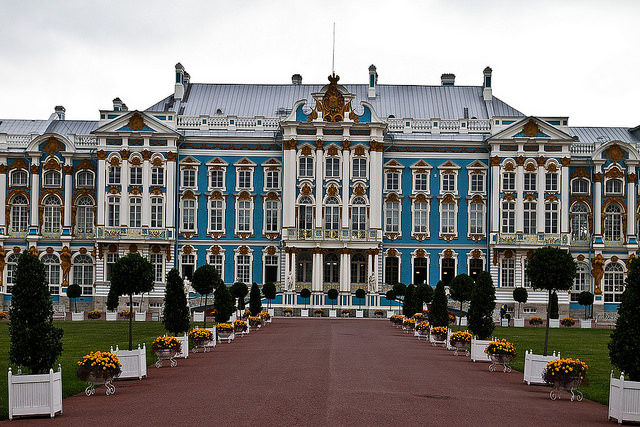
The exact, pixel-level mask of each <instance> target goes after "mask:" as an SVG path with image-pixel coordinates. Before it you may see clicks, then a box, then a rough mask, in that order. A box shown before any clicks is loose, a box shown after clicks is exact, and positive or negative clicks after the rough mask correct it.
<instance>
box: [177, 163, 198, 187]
mask: <svg viewBox="0 0 640 427" xmlns="http://www.w3.org/2000/svg"><path fill="white" fill-rule="evenodd" d="M196 172H197V171H196V169H193V168H192V167H185V168H182V170H181V179H180V187H182V188H196Z"/></svg>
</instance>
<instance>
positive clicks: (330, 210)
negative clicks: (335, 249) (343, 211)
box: [324, 197, 340, 238]
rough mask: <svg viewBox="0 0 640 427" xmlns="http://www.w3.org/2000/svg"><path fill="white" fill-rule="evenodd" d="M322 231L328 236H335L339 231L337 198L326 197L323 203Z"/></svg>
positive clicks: (338, 204)
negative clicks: (326, 232)
mask: <svg viewBox="0 0 640 427" xmlns="http://www.w3.org/2000/svg"><path fill="white" fill-rule="evenodd" d="M324 229H325V230H327V231H329V232H330V233H329V234H335V233H337V231H338V230H339V229H340V201H339V200H338V198H337V197H327V199H326V200H325V202H324ZM337 237H338V236H337V235H336V236H335V238H337Z"/></svg>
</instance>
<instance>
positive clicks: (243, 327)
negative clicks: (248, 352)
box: [233, 319, 247, 334]
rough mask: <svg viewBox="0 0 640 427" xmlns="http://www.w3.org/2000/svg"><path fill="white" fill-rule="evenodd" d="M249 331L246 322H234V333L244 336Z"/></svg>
mask: <svg viewBox="0 0 640 427" xmlns="http://www.w3.org/2000/svg"><path fill="white" fill-rule="evenodd" d="M246 331H247V322H245V321H244V320H240V319H238V320H234V321H233V332H235V333H236V334H244V333H245V332H246Z"/></svg>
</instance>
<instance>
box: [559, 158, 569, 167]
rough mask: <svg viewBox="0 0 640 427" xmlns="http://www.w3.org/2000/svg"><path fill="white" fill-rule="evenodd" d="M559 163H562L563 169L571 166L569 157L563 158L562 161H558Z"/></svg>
mask: <svg viewBox="0 0 640 427" xmlns="http://www.w3.org/2000/svg"><path fill="white" fill-rule="evenodd" d="M560 163H562V166H563V167H565V168H566V167H569V166H571V158H569V157H563V158H562V159H560Z"/></svg>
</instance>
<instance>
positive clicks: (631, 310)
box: [609, 258, 640, 381]
mask: <svg viewBox="0 0 640 427" xmlns="http://www.w3.org/2000/svg"><path fill="white" fill-rule="evenodd" d="M625 285H626V286H625V290H624V292H623V294H622V296H621V299H620V306H619V307H618V320H616V329H615V330H614V331H613V332H612V333H611V341H610V342H609V357H610V358H611V363H612V364H613V365H614V366H615V367H616V368H618V369H620V371H622V372H624V373H625V374H627V375H628V376H629V379H630V380H631V381H640V363H638V354H640V339H638V337H639V336H640V260H639V259H638V258H635V259H634V260H633V261H631V263H630V264H629V275H628V276H627V279H626V281H625Z"/></svg>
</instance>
